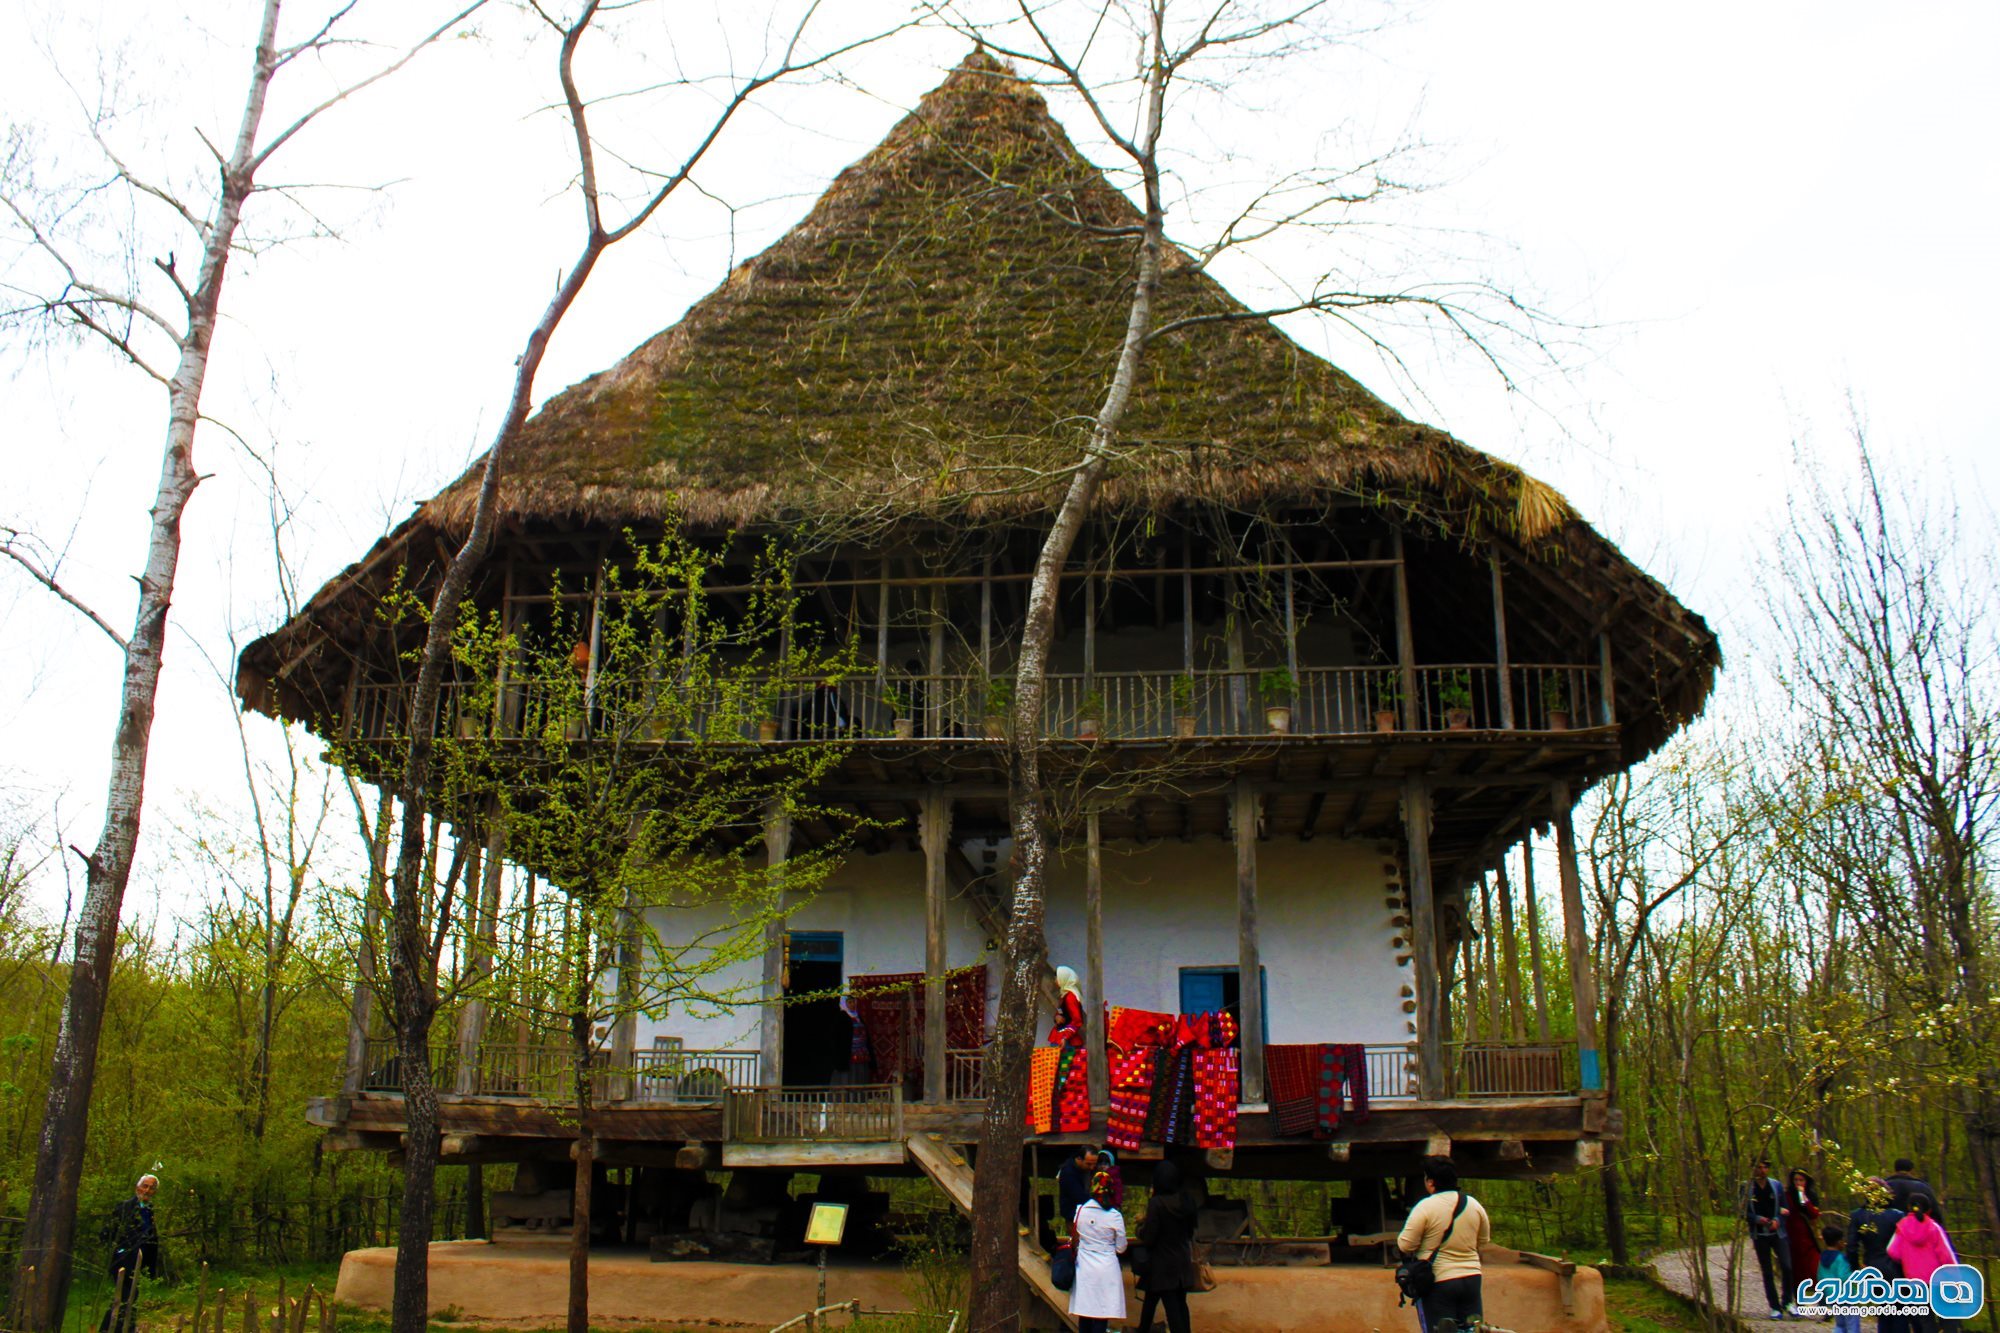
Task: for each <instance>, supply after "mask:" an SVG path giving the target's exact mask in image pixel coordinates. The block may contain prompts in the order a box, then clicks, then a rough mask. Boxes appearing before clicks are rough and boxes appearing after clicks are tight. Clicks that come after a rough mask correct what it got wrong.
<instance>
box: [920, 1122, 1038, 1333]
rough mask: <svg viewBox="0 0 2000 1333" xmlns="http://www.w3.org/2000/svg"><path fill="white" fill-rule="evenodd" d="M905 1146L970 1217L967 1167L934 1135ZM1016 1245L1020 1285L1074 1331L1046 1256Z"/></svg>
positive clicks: (1027, 1244) (1024, 1241) (1023, 1242)
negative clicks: (1034, 1295) (1023, 1284)
mask: <svg viewBox="0 0 2000 1333" xmlns="http://www.w3.org/2000/svg"><path fill="white" fill-rule="evenodd" d="M909 1146H910V1157H911V1158H912V1159H913V1160H914V1161H915V1162H916V1164H917V1165H918V1166H920V1167H922V1168H923V1169H924V1174H925V1175H927V1176H929V1177H930V1178H931V1179H932V1180H933V1181H935V1182H936V1184H937V1187H938V1188H939V1189H941V1190H943V1191H944V1193H945V1197H946V1198H948V1199H950V1200H951V1201H952V1204H953V1205H954V1206H955V1207H957V1209H958V1210H959V1211H960V1212H961V1213H964V1214H965V1215H966V1216H967V1217H970V1216H972V1166H971V1164H970V1163H968V1162H967V1161H966V1160H965V1158H964V1157H963V1156H962V1155H961V1154H960V1153H959V1151H958V1150H957V1149H956V1148H954V1147H952V1146H951V1145H950V1144H948V1143H946V1142H945V1141H944V1140H943V1139H941V1138H939V1137H938V1136H937V1135H935V1134H913V1135H911V1136H910V1140H909ZM1016 1243H1017V1246H1018V1251H1019V1252H1018V1254H1017V1256H1016V1260H1015V1267H1017V1268H1018V1269H1020V1272H1021V1281H1023V1282H1025V1283H1026V1284H1027V1285H1028V1287H1029V1288H1030V1289H1031V1290H1033V1291H1034V1293H1035V1294H1036V1295H1037V1296H1040V1297H1041V1298H1042V1302H1043V1303H1044V1304H1045V1305H1047V1306H1048V1307H1049V1309H1050V1310H1051V1311H1053V1312H1054V1313H1055V1316H1056V1318H1057V1319H1060V1320H1061V1321H1062V1323H1063V1326H1064V1327H1065V1328H1069V1329H1075V1328H1076V1326H1077V1324H1076V1317H1075V1316H1074V1315H1072V1314H1070V1312H1069V1293H1068V1292H1066V1291H1058V1290H1057V1289H1056V1285H1055V1283H1054V1282H1053V1281H1051V1280H1050V1278H1049V1257H1048V1255H1046V1254H1044V1253H1042V1251H1041V1249H1040V1247H1038V1246H1037V1245H1036V1244H1035V1243H1034V1241H1033V1239H1032V1238H1030V1237H1028V1236H1025V1235H1024V1236H1021V1237H1020V1238H1019V1239H1018V1241H1017V1242H1016Z"/></svg>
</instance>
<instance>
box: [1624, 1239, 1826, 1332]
mask: <svg viewBox="0 0 2000 1333" xmlns="http://www.w3.org/2000/svg"><path fill="white" fill-rule="evenodd" d="M1730 1249H1731V1247H1730V1246H1728V1245H1711V1246H1709V1247H1708V1280H1709V1282H1710V1284H1711V1285H1712V1286H1713V1287H1714V1290H1715V1294H1716V1303H1717V1304H1718V1305H1721V1306H1722V1307H1723V1308H1725V1309H1727V1308H1728V1305H1729V1302H1728V1300H1727V1298H1726V1297H1727V1292H1728V1287H1727V1286H1726V1285H1725V1284H1726V1283H1727V1282H1728V1281H1729V1262H1730V1259H1729V1252H1730ZM1653 1271H1654V1272H1655V1273H1658V1274H1659V1275H1660V1281H1662V1282H1664V1283H1666V1284H1667V1285H1668V1286H1669V1287H1672V1288H1673V1289H1674V1290H1675V1291H1677V1292H1679V1293H1680V1294H1681V1295H1683V1296H1687V1297H1693V1296H1694V1295H1695V1285H1696V1281H1697V1274H1696V1271H1695V1262H1694V1251H1693V1250H1668V1251H1666V1252H1665V1253H1664V1254H1661V1255H1660V1256H1659V1257H1658V1258H1656V1259H1654V1260H1653ZM1736 1291H1737V1297H1736V1313H1737V1316H1738V1317H1739V1318H1741V1319H1742V1320H1743V1321H1744V1322H1745V1323H1747V1324H1748V1325H1749V1326H1750V1327H1751V1328H1757V1329H1766V1328H1769V1329H1776V1328H1784V1327H1786V1326H1787V1325H1789V1324H1792V1323H1794V1322H1796V1321H1793V1320H1786V1321H1785V1322H1784V1323H1782V1324H1780V1323H1776V1322H1773V1321H1772V1320H1770V1319H1768V1318H1766V1317H1765V1316H1767V1315H1768V1314H1769V1313H1770V1310H1771V1307H1770V1305H1769V1303H1768V1302H1766V1301H1765V1299H1764V1279H1763V1277H1762V1276H1761V1275H1760V1274H1759V1273H1758V1271H1757V1256H1756V1255H1755V1254H1753V1253H1752V1252H1751V1249H1750V1247H1749V1246H1748V1245H1741V1246H1740V1248H1739V1249H1738V1250H1737V1255H1736Z"/></svg>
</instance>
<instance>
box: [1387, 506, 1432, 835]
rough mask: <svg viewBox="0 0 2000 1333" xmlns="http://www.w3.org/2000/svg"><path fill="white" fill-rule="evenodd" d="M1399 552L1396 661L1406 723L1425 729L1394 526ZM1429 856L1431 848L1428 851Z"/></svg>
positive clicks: (1399, 534)
mask: <svg viewBox="0 0 2000 1333" xmlns="http://www.w3.org/2000/svg"><path fill="white" fill-rule="evenodd" d="M1395 552H1396V663H1397V665H1398V666H1399V667H1401V668H1402V692H1403V727H1404V729H1405V730H1407V731H1420V730H1422V729H1423V710H1422V709H1421V708H1419V707H1418V704H1419V702H1420V701H1419V700H1418V698H1417V643H1416V629H1415V627H1414V625H1413V623H1412V621H1411V618H1410V572H1409V567H1408V565H1407V564H1406V563H1405V562H1404V559H1403V530H1402V529H1401V528H1400V527H1399V528H1397V529H1395ZM1424 801H1425V808H1426V810H1428V808H1429V801H1430V793H1429V792H1428V791H1426V792H1425V794H1424ZM1425 860H1426V862H1428V860H1429V852H1428V851H1426V853H1425Z"/></svg>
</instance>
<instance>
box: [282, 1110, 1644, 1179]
mask: <svg viewBox="0 0 2000 1333" xmlns="http://www.w3.org/2000/svg"><path fill="white" fill-rule="evenodd" d="M439 1100H440V1111H439V1120H440V1124H439V1128H440V1131H441V1132H442V1133H443V1135H444V1136H445V1143H444V1156H445V1160H447V1161H466V1162H471V1161H508V1160H515V1159H518V1158H522V1157H533V1156H542V1155H554V1154H555V1153H556V1152H558V1151H560V1152H563V1153H566V1152H567V1144H568V1143H569V1142H570V1141H571V1140H572V1139H573V1138H574V1137H575V1125H574V1121H573V1119H572V1118H570V1117H569V1116H567V1115H566V1114H565V1113H564V1112H563V1111H561V1110H560V1109H559V1108H555V1107H550V1106H546V1105H542V1104H540V1103H537V1102H534V1101H530V1100H527V1099H523V1098H504V1097H461V1096H444V1097H441V1098H440V1099H439ZM306 1114H307V1119H308V1120H309V1121H310V1122H311V1123H313V1124H315V1125H318V1126H320V1127H322V1128H324V1129H326V1130H327V1131H328V1137H327V1146H328V1147H329V1148H333V1149H348V1150H360V1151H369V1150H373V1151H396V1150H397V1149H399V1147H400V1146H401V1135H402V1133H403V1131H404V1130H405V1129H406V1128H407V1124H406V1122H405V1119H404V1114H403V1099H402V1097H400V1096H398V1095H394V1094H373V1093H363V1094H360V1095H357V1096H354V1097H322V1098H314V1099H312V1100H311V1101H310V1102H308V1104H307V1113H306ZM983 1114H984V1109H983V1107H982V1106H980V1105H979V1104H978V1103H967V1102H956V1103H951V1104H947V1105H927V1104H922V1103H911V1104H906V1105H904V1106H903V1108H902V1117H901V1126H900V1128H901V1131H902V1133H901V1136H900V1138H899V1139H897V1140H893V1141H883V1142H881V1143H876V1142H873V1141H871V1142H869V1143H868V1144H865V1145H863V1144H857V1143H836V1142H827V1141H822V1140H817V1139H813V1138H810V1137H800V1138H797V1139H790V1140H784V1141H781V1142H770V1141H764V1142H759V1143H757V1144H756V1145H754V1147H755V1149H756V1151H755V1152H754V1153H745V1152H739V1153H737V1158H738V1160H737V1161H736V1162H735V1163H729V1162H726V1161H725V1156H724V1149H725V1147H726V1146H727V1145H728V1144H729V1134H728V1130H727V1125H726V1123H725V1119H726V1118H725V1113H724V1110H723V1108H722V1107H721V1106H719V1105H717V1106H679V1107H661V1106H645V1105H637V1106H634V1105H613V1106H608V1107H605V1108H603V1109H601V1110H598V1111H596V1112H594V1113H593V1115H592V1121H591V1129H592V1132H593V1134H594V1136H595V1137H596V1138H597V1140H598V1143H599V1148H598V1152H599V1156H600V1158H601V1159H602V1160H605V1161H607V1162H612V1163H623V1164H629V1165H642V1166H643V1165H671V1164H674V1162H675V1159H676V1157H677V1155H678V1154H679V1153H680V1150H681V1149H683V1148H686V1147H690V1146H694V1147H707V1148H708V1149H709V1150H710V1151H709V1155H708V1157H707V1159H706V1161H707V1163H708V1164H711V1165H716V1166H722V1165H753V1164H754V1165H762V1166H773V1167H778V1166H791V1167H811V1166H815V1165H819V1166H826V1167H840V1166H848V1167H854V1168H860V1167H864V1166H865V1167H868V1168H870V1169H872V1170H874V1171H876V1172H878V1173H891V1172H895V1171H900V1170H910V1171H914V1170H915V1168H914V1167H913V1166H911V1165H909V1164H908V1163H907V1162H905V1163H902V1164H900V1165H898V1164H897V1163H896V1162H895V1161H894V1160H893V1159H894V1157H895V1155H896V1154H895V1152H894V1150H893V1148H892V1147H891V1144H892V1143H893V1142H900V1141H903V1140H906V1139H908V1138H912V1137H915V1136H917V1135H930V1136H935V1138H936V1139H937V1140H939V1141H940V1142H943V1143H945V1144H948V1145H952V1146H954V1147H961V1148H962V1147H969V1146H971V1145H974V1144H976V1143H977V1141H978V1138H979V1126H980V1120H981V1117H982V1116H983ZM1619 1129H1620V1125H1619V1119H1618V1117H1617V1116H1616V1115H1615V1114H1614V1113H1610V1112H1608V1111H1607V1109H1606V1107H1605V1104H1604V1101H1603V1099H1602V1098H1598V1097H1513V1098H1500V1097H1482V1098H1478V1099H1476V1100H1463V1101H1439V1102H1424V1101H1405V1102H1396V1103H1391V1104H1389V1105H1385V1106H1381V1107H1377V1108H1375V1109H1374V1110H1373V1112H1372V1113H1371V1114H1370V1115H1369V1117H1368V1118H1367V1119H1366V1120H1365V1121H1356V1120H1354V1119H1353V1118H1352V1117H1349V1118H1348V1119H1346V1120H1345V1121H1344V1122H1343V1123H1342V1125H1341V1127H1340V1130H1339V1134H1338V1137H1337V1138H1335V1139H1331V1140H1315V1139H1307V1138H1299V1137H1296V1136H1288V1135H1283V1134H1280V1133H1279V1132H1278V1129H1277V1124H1276V1120H1275V1117H1273V1116H1272V1115H1271V1114H1270V1113H1269V1112H1268V1111H1264V1110H1259V1109H1250V1110H1245V1111H1243V1112H1242V1113H1241V1114H1240V1115H1239V1118H1238V1121H1237V1144H1236V1147H1235V1149H1234V1150H1232V1151H1229V1152H1222V1153H1215V1152H1212V1153H1209V1154H1207V1156H1208V1162H1209V1166H1210V1168H1211V1169H1213V1170H1216V1171H1220V1172H1224V1173H1228V1174H1234V1175H1239V1176H1245V1177H1249V1178H1253V1179H1255V1178H1268V1179H1342V1178H1347V1177H1352V1176H1357V1175H1359V1176H1372V1175H1387V1174H1397V1173H1400V1172H1403V1171H1407V1170H1411V1169H1414V1166H1415V1164H1416V1162H1417V1160H1418V1159H1419V1158H1421V1157H1422V1156H1424V1155H1425V1154H1426V1153H1428V1152H1438V1151H1446V1150H1449V1151H1450V1152H1451V1153H1452V1154H1453V1155H1454V1157H1456V1158H1457V1159H1458V1161H1459V1163H1460V1169H1461V1170H1462V1171H1465V1172H1466V1173H1468V1174H1470V1175H1474V1176H1479V1177H1485V1178H1493V1177H1512V1176H1533V1175H1546V1174H1549V1173H1551V1172H1557V1171H1564V1170H1570V1169H1574V1168H1575V1167H1577V1166H1578V1165H1591V1164H1593V1161H1594V1160H1595V1159H1597V1157H1598V1155H1599V1154H1601V1152H1602V1147H1601V1144H1602V1141H1603V1140H1606V1139H1616V1138H1617V1137H1618V1134H1619ZM1103 1141H1104V1122H1103V1120H1102V1118H1101V1117H1100V1118H1099V1119H1098V1120H1097V1121H1096V1122H1095V1123H1094V1124H1093V1125H1092V1128H1091V1131H1090V1132H1089V1133H1084V1134H1044V1135H1031V1136H1029V1142H1030V1143H1031V1144H1033V1145H1048V1146H1055V1145H1065V1144H1075V1143H1093V1142H1094V1143H1101V1142H1103ZM738 1146H739V1147H742V1146H746V1145H738ZM863 1150H865V1151H863ZM857 1151H861V1152H862V1157H865V1158H866V1160H865V1161H864V1160H862V1157H856V1156H855V1153H856V1152H857ZM1167 1151H1168V1150H1167V1149H1163V1148H1161V1147H1160V1146H1158V1145H1154V1144H1148V1145H1144V1146H1142V1147H1140V1148H1138V1149H1135V1150H1131V1151H1128V1152H1126V1153H1125V1154H1124V1155H1125V1156H1126V1158H1127V1159H1128V1160H1131V1161H1135V1162H1145V1161H1149V1160H1157V1159H1158V1158H1160V1157H1162V1156H1164V1155H1165V1154H1166V1152H1167ZM1173 1151H1175V1152H1179V1151H1181V1150H1178V1149H1176V1150H1173ZM752 1156H754V1157H755V1158H756V1159H757V1160H756V1161H755V1162H754V1163H753V1162H751V1161H750V1160H749V1158H750V1157H752ZM844 1159H851V1160H844ZM683 1164H685V1163H683Z"/></svg>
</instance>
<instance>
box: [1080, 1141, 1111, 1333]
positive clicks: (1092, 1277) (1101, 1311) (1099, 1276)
mask: <svg viewBox="0 0 2000 1333" xmlns="http://www.w3.org/2000/svg"><path fill="white" fill-rule="evenodd" d="M1112 1188H1113V1186H1112V1181H1111V1176H1110V1175H1109V1173H1107V1172H1103V1171H1100V1172H1098V1173H1097V1174H1096V1175H1095V1176H1093V1177H1092V1178H1091V1181H1090V1199H1089V1201H1088V1202H1086V1203H1085V1204H1084V1205H1083V1206H1082V1207H1080V1208H1078V1209H1077V1210H1076V1216H1075V1217H1073V1218H1071V1219H1070V1224H1069V1231H1070V1235H1071V1236H1073V1237H1075V1238H1076V1281H1075V1283H1073V1284H1072V1285H1071V1287H1070V1289H1069V1312H1070V1313H1071V1314H1073V1315H1075V1316H1076V1326H1077V1327H1078V1328H1079V1329H1081V1330H1082V1333H1104V1330H1105V1326H1106V1325H1107V1324H1122V1323H1124V1322H1125V1273H1124V1270H1123V1269H1121V1268H1120V1267H1119V1266H1118V1256H1119V1255H1121V1254H1123V1253H1124V1252H1125V1215H1124V1214H1123V1213H1121V1212H1119V1211H1118V1210H1117V1209H1116V1208H1113V1207H1112V1206H1111V1199H1110V1195H1111V1191H1112Z"/></svg>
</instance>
